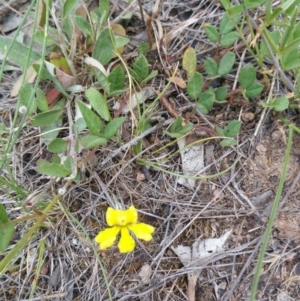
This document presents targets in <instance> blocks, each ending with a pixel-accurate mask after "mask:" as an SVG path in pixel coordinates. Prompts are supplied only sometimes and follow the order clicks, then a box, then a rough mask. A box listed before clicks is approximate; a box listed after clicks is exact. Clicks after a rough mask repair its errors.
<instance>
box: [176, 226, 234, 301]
mask: <svg viewBox="0 0 300 301" xmlns="http://www.w3.org/2000/svg"><path fill="white" fill-rule="evenodd" d="M231 232H232V230H229V231H227V232H226V233H225V234H224V235H222V236H221V237H219V238H208V239H204V240H201V237H199V238H198V239H197V240H196V241H195V242H194V243H193V245H192V248H191V247H188V246H183V245H179V246H177V247H173V246H172V247H171V248H172V250H173V251H174V252H175V254H176V255H177V256H178V257H179V259H180V261H181V262H182V264H183V265H184V266H188V267H194V269H193V270H192V271H191V272H189V273H188V289H187V297H188V299H189V301H194V300H195V286H196V283H197V279H198V277H199V275H200V274H201V271H202V269H203V268H202V267H201V265H200V263H199V259H203V258H206V257H209V256H211V255H213V254H215V253H219V252H222V251H223V247H224V244H225V242H226V241H227V239H228V237H229V236H230V234H231Z"/></svg>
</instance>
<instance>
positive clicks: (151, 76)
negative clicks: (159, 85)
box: [141, 70, 158, 84]
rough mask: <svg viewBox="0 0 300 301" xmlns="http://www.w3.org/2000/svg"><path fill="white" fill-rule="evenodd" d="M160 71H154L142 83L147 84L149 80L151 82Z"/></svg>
mask: <svg viewBox="0 0 300 301" xmlns="http://www.w3.org/2000/svg"><path fill="white" fill-rule="evenodd" d="M157 73H158V71H157V70H153V71H151V72H150V74H149V75H148V76H147V77H146V78H145V79H144V80H143V81H142V82H141V84H144V83H146V82H148V81H149V80H151V79H152V78H154V77H155V76H156V75H157Z"/></svg>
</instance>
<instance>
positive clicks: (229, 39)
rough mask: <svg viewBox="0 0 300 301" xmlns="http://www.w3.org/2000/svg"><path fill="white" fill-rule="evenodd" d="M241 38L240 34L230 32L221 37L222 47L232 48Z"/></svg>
mask: <svg viewBox="0 0 300 301" xmlns="http://www.w3.org/2000/svg"><path fill="white" fill-rule="evenodd" d="M238 38H239V34H238V33H237V32H235V31H232V32H228V33H226V34H225V35H224V36H222V37H221V41H220V45H221V46H223V47H228V46H231V45H232V44H233V43H234V42H236V41H237V39H238Z"/></svg>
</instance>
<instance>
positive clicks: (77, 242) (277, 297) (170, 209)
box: [0, 0, 300, 301]
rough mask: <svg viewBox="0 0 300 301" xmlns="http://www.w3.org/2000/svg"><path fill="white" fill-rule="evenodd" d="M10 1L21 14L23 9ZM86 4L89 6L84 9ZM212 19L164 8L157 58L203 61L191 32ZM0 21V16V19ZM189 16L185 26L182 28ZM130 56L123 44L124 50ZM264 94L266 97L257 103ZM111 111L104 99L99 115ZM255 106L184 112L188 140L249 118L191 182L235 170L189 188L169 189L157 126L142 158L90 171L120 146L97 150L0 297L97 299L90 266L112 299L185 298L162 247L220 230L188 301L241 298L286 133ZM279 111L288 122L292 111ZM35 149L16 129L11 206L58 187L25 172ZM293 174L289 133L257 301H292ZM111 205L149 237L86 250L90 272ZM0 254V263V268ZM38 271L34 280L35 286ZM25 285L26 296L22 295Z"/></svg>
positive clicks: (8, 77) (138, 33) (181, 276)
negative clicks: (124, 248)
mask: <svg viewBox="0 0 300 301" xmlns="http://www.w3.org/2000/svg"><path fill="white" fill-rule="evenodd" d="M20 2H22V5H23V2H24V1H20ZM152 2H153V1H143V6H144V9H145V11H146V12H148V13H149V14H150V13H151V9H152V8H153V3H152ZM11 4H12V3H11ZM88 4H90V5H91V6H92V5H95V4H93V3H92V1H89V3H88ZM18 5H19V4H16V2H15V3H14V4H12V7H11V8H10V11H11V12H12V13H11V15H12V16H14V17H15V15H18V13H17V14H16V13H14V12H13V9H16V10H17V11H19V12H22V13H23V12H24V8H23V6H22V7H20V6H18ZM126 5H127V2H126V1H117V2H113V1H112V6H113V7H114V12H113V14H112V17H113V18H116V17H117V16H118V14H119V13H120V12H121V11H122V8H123V7H124V6H126ZM25 8H26V6H25ZM1 10H3V7H2V6H0V11H1ZM133 10H134V12H135V13H134V17H133V20H132V24H131V25H130V28H128V34H129V36H132V37H133V38H137V37H139V38H140V39H142V38H143V37H144V38H145V35H146V32H145V30H144V29H143V26H142V23H141V19H140V18H139V17H138V16H139V15H138V11H139V10H138V6H137V7H136V8H133ZM223 13H224V10H222V8H221V7H220V4H219V3H218V1H209V2H204V1H189V3H188V4H187V3H181V2H179V1H176V0H173V1H165V2H164V4H163V5H162V6H160V10H159V13H158V17H157V18H158V19H159V20H161V24H162V26H163V29H164V31H165V33H166V34H169V36H168V37H169V41H168V43H167V45H166V46H167V53H168V55H170V56H172V57H174V58H182V54H183V51H184V49H185V47H186V45H187V44H188V45H191V46H193V47H194V48H195V50H196V51H197V58H198V64H199V66H201V65H202V64H203V61H204V60H205V58H206V57H208V56H213V55H214V54H215V53H216V51H217V49H216V48H215V47H214V45H212V44H211V42H209V41H208V40H207V38H206V37H205V34H204V32H203V28H202V27H201V26H202V25H203V24H204V23H217V22H218V20H219V19H220V16H221V15H222V14H223ZM3 15H5V16H8V13H7V11H6V12H5V13H3ZM9 18H10V17H7V18H6V20H8V19H9ZM11 18H13V17H11ZM193 18H196V19H197V21H195V22H191V23H190V24H189V23H188V22H189V21H190V20H192V19H193ZM3 20H4V19H3ZM7 22H8V21H5V22H4V21H2V24H1V26H2V27H1V31H2V34H3V35H10V34H13V32H14V31H15V29H16V28H13V27H14V26H12V27H9V30H8V29H7V28H6V27H5V26H10V25H8V23H7ZM174 24H175V25H176V26H175V25H174ZM5 28H6V29H5ZM130 47H132V48H131V49H130ZM134 47H136V46H135V45H134V43H131V44H130V45H129V46H128V49H126V51H127V53H130V52H131V51H133V50H132V49H134ZM126 51H125V52H126ZM153 57H154V58H157V57H158V53H157V51H153ZM245 60H247V59H245ZM249 60H250V59H249ZM158 65H159V62H158V63H157V64H156V66H158ZM153 66H154V65H153ZM153 66H152V67H153ZM179 73H181V74H184V71H183V70H179ZM19 75H20V72H18V71H7V72H6V73H5V76H4V78H3V80H2V82H1V83H0V111H1V112H0V119H1V122H2V123H4V124H5V125H6V126H7V127H9V124H10V122H11V120H12V118H13V114H14V106H15V104H16V98H11V97H10V91H11V89H12V87H13V85H14V83H15V81H16V79H17V77H18V76H19ZM164 77H165V74H162V73H161V74H160V75H159V77H158V78H156V79H154V80H153V82H151V85H153V86H155V87H156V88H158V87H159V88H160V89H162V87H161V86H162V85H164V84H165V81H164ZM183 77H184V75H183ZM225 81H226V85H227V86H230V87H232V85H233V81H234V77H233V76H231V75H229V76H227V77H226V78H225ZM43 87H44V88H45V86H43ZM278 87H280V88H281V89H282V93H283V94H284V93H285V92H286V90H285V87H283V85H282V84H281V83H280V82H279V81H278ZM166 95H167V96H166V97H167V99H168V101H169V102H170V104H171V105H172V106H173V108H174V110H176V111H178V112H182V113H183V116H190V115H189V114H192V113H191V111H192V109H191V108H192V103H191V101H190V100H189V99H187V97H186V93H185V91H184V90H183V89H179V88H178V87H176V86H175V85H174V86H171V87H170V89H169V90H168V91H167V93H166ZM264 97H267V95H265V94H263V95H262V98H264ZM114 102H115V100H114V99H112V100H111V103H110V105H111V109H112V108H113V105H114ZM150 102H151V100H148V103H150ZM258 107H259V106H258V100H257V99H254V100H251V101H250V102H249V103H247V104H243V105H241V104H240V103H231V104H229V103H228V104H223V105H218V106H216V107H213V109H211V111H210V112H209V114H207V115H205V116H204V117H203V116H202V115H199V114H197V113H195V114H194V115H195V118H194V119H193V117H192V118H191V120H192V122H193V123H194V124H195V125H197V126H200V127H201V129H200V130H199V132H198V133H197V135H198V137H200V138H207V137H209V132H208V131H206V130H205V129H207V128H210V124H212V125H213V126H216V125H218V126H220V127H224V125H226V124H227V123H228V122H229V121H231V120H233V119H239V117H240V116H244V115H243V114H244V113H245V112H246V113H247V112H248V113H249V112H250V113H252V114H253V116H254V117H253V119H252V120H250V121H249V120H247V119H246V118H244V119H242V129H241V131H240V133H239V135H238V144H237V145H235V146H233V147H228V148H222V147H221V146H220V145H219V141H217V140H216V139H215V140H211V141H208V142H205V143H204V166H205V167H207V169H206V171H205V172H204V173H203V175H213V174H216V173H219V172H222V171H224V170H226V169H227V168H229V167H230V166H233V165H232V164H233V163H234V162H235V160H238V161H237V164H236V165H234V167H232V168H231V169H230V170H229V171H228V172H225V173H223V174H222V175H220V176H218V177H215V178H211V179H203V180H197V181H196V184H195V186H194V187H192V188H189V187H187V186H184V185H181V184H179V181H178V177H177V176H175V175H174V174H172V173H177V172H181V166H182V164H181V160H182V159H181V156H180V153H178V152H177V153H176V151H177V150H178V147H177V145H176V144H171V145H169V146H167V147H166V148H163V149H161V147H162V146H165V145H168V143H170V142H171V141H172V139H171V138H170V137H168V136H166V135H165V134H164V132H163V130H166V128H158V129H157V130H156V131H154V132H152V133H151V134H149V135H147V136H146V137H144V138H143V141H142V142H143V147H144V148H143V149H144V150H145V152H144V153H142V154H141V155H140V157H138V158H134V156H135V155H134V153H133V152H132V149H131V148H130V147H129V148H128V149H126V150H124V151H120V152H119V153H118V154H117V155H116V156H115V157H114V158H112V160H110V161H109V162H107V163H106V164H105V166H102V167H101V168H99V166H101V164H102V162H103V160H104V159H105V158H107V157H108V156H109V155H110V154H111V153H112V152H113V151H114V150H116V149H118V148H119V147H120V145H119V144H118V143H117V142H111V143H110V144H109V145H108V146H107V147H103V148H99V149H97V150H96V151H95V153H94V155H93V156H91V158H90V160H89V161H88V164H87V165H86V166H85V167H82V168H81V170H80V175H81V179H82V180H81V181H80V182H77V183H76V182H74V183H73V184H72V185H71V186H70V188H69V191H68V192H67V193H66V195H65V196H64V198H63V199H62V200H61V201H60V202H59V204H58V205H57V206H56V207H55V208H54V209H53V210H52V211H51V213H50V214H49V219H48V220H47V221H45V223H44V226H43V228H40V229H39V230H38V233H36V235H35V236H34V238H33V239H32V240H31V241H30V243H29V244H28V245H27V246H26V248H25V249H24V250H22V252H21V253H20V254H19V255H18V257H17V258H16V259H15V260H14V262H13V264H12V265H11V266H10V268H9V270H8V271H7V272H6V273H5V275H3V276H2V277H1V279H0V300H1V301H2V300H3V301H4V300H5V301H6V300H12V301H14V300H50V301H56V300H57V301H58V300H67V301H71V300H74V301H89V300H93V301H99V300H109V295H108V292H107V285H106V280H105V277H104V276H103V272H102V269H104V270H105V271H106V277H107V279H108V282H109V289H110V292H111V295H112V300H118V301H125V300H128V301H138V300H140V301H148V300H178V301H179V300H188V299H187V290H188V282H189V276H188V275H189V273H190V272H191V267H186V266H184V265H183V264H182V262H181V261H180V259H179V258H178V256H177V255H176V254H175V253H174V250H173V249H172V247H174V246H177V245H181V244H182V245H184V246H192V245H193V243H194V242H195V240H197V239H198V238H199V237H201V239H202V240H204V239H208V238H218V237H221V236H222V235H223V234H224V233H225V232H226V231H228V230H232V233H231V235H230V236H229V238H228V240H227V242H226V244H225V246H224V250H223V251H222V252H217V253H215V254H212V255H211V256H210V257H208V258H207V259H205V260H202V261H201V265H200V268H201V273H200V276H199V278H198V280H197V282H196V285H195V288H194V289H195V301H215V300H222V301H229V300H230V301H240V300H248V299H249V295H250V289H251V283H252V280H253V274H254V270H255V265H256V262H257V256H258V252H259V247H260V245H261V239H262V237H263V234H264V231H265V228H266V224H267V222H268V217H269V214H270V211H271V208H272V205H273V203H274V198H275V195H276V190H277V187H278V183H279V178H280V175H281V173H282V168H283V161H284V156H285V152H286V145H287V135H288V130H287V128H286V127H285V126H284V125H283V124H282V123H281V122H280V121H278V119H277V116H276V114H274V113H273V112H272V111H269V110H266V111H267V113H266V114H265V115H264V116H263V115H262V112H263V110H262V108H258ZM288 114H289V116H288V117H290V118H291V119H293V120H296V121H295V122H296V123H297V120H298V119H299V111H298V110H294V111H291V112H289V113H288ZM262 116H263V117H262ZM127 117H128V119H127V121H126V122H125V125H124V127H123V129H122V131H123V132H122V135H121V136H122V139H123V141H125V142H128V141H130V140H131V139H133V138H134V136H132V135H131V129H130V128H129V129H127V130H126V126H128V127H130V125H131V122H130V117H129V115H127ZM171 117H172V116H171V114H170V112H169V111H168V108H166V107H165V106H164V104H163V103H160V104H159V107H158V108H157V110H156V116H155V118H161V120H163V121H165V120H168V119H169V118H171ZM163 121H162V122H163ZM260 121H262V122H261V123H260ZM298 125H299V122H298ZM203 129H204V130H203ZM254 133H256V135H254ZM147 147H148V148H149V150H147ZM42 148H43V146H41V143H40V139H39V130H38V129H37V128H33V127H30V125H28V126H27V127H25V128H24V130H23V131H22V135H21V137H20V138H19V139H18V142H17V144H16V145H15V148H14V151H13V155H12V159H11V161H10V163H11V165H12V167H13V173H14V175H15V177H16V179H17V181H18V183H20V185H21V186H22V187H26V190H27V191H29V192H30V195H29V197H28V198H27V199H24V200H23V203H22V204H23V205H25V206H27V207H28V208H30V207H31V206H34V204H35V203H38V204H43V202H47V201H49V200H50V199H51V197H52V196H53V193H54V191H55V190H57V188H59V187H60V185H61V184H62V180H60V182H55V181H52V180H51V179H49V177H46V176H42V175H40V174H38V173H37V171H36V165H37V160H39V159H40V158H41V156H42ZM43 150H44V152H43V156H46V157H47V156H48V155H49V153H47V151H45V149H44V148H43ZM155 151H157V152H155ZM167 154H174V155H173V156H172V157H171V158H170V159H169V160H168V161H167V162H164V161H162V159H161V158H164V157H165V156H166V155H167ZM89 155H90V153H89V152H87V151H83V152H81V153H80V154H79V155H78V157H79V158H80V159H82V160H84V159H85V158H86V157H87V156H89ZM146 158H147V159H149V160H153V162H159V164H160V165H159V166H160V167H161V168H164V169H166V170H167V171H168V172H163V171H159V170H157V169H155V168H152V167H150V168H148V167H145V166H143V165H142V164H138V161H137V160H136V159H146ZM299 165H300V136H299V134H295V135H294V139H293V145H292V152H291V156H290V162H289V167H288V173H287V179H286V181H285V184H284V190H283V193H282V197H281V201H280V205H279V212H278V215H277V217H276V221H275V223H274V227H273V231H272V235H271V237H270V240H269V243H268V249H267V254H266V257H265V260H264V265H263V269H262V271H261V277H260V280H259V287H258V293H257V300H259V301H265V300H266V301H267V300H268V301H270V300H272V301H291V300H294V301H297V300H300V285H299V283H300V282H299V279H300V263H299V260H300V249H299V242H300V227H299V225H300V198H299V192H298V189H299V183H298V180H299V179H298V178H297V177H298V176H299ZM1 174H2V175H3V176H4V177H6V176H7V172H6V170H2V171H1ZM1 190H2V189H1V187H0V191H1ZM113 196H115V197H116V198H117V199H118V200H120V201H121V202H122V204H124V206H125V207H126V208H127V207H128V206H130V205H131V204H134V205H135V207H136V208H137V209H138V211H139V215H140V219H139V220H140V221H141V222H145V223H148V224H151V225H152V226H154V227H155V228H156V230H155V234H154V239H153V240H152V241H150V242H142V241H139V242H138V243H137V248H136V250H135V251H134V252H133V253H130V254H125V255H124V254H120V253H119V251H118V249H117V247H113V248H110V249H108V250H105V251H97V254H98V255H99V256H100V258H101V262H102V265H103V267H101V266H99V264H98V263H97V260H96V258H95V254H94V252H93V249H92V247H91V244H94V243H93V239H94V237H95V236H96V235H97V233H98V232H99V230H100V229H103V228H104V227H105V226H106V223H105V210H106V208H107V206H108V201H107V199H108V198H109V197H113ZM0 199H1V202H2V203H3V204H5V205H6V207H7V208H8V212H9V214H10V217H11V218H19V217H20V216H22V214H23V213H22V210H21V206H20V205H16V204H15V202H14V196H13V194H11V193H9V192H8V191H7V190H5V189H3V190H2V191H1V195H0ZM249 204H250V205H249ZM251 204H252V205H251ZM251 206H252V207H251ZM69 213H70V214H69ZM80 225H83V227H84V228H82V227H81V226H80ZM30 226H31V224H30V223H28V224H26V223H24V224H20V225H18V226H17V228H16V231H15V236H14V239H13V242H12V244H15V243H16V242H17V241H18V240H19V239H20V238H21V237H22V236H23V234H24V232H25V231H26V230H27V229H28V228H29V227H30ZM87 237H89V239H90V240H88V238H87ZM42 240H43V241H44V243H45V253H44V256H42V258H39V256H38V254H37V250H38V245H39V243H40V242H41V241H42ZM95 246H96V245H95ZM4 255H5V254H3V255H1V254H0V259H3V257H4ZM38 267H39V268H40V273H39V276H38V278H36V271H37V269H38ZM198 269H199V267H198ZM33 286H35V290H34V293H33V295H31V292H32V287H33Z"/></svg>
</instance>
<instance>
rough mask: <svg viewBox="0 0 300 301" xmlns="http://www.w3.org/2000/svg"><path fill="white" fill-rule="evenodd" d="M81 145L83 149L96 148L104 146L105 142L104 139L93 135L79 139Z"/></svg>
mask: <svg viewBox="0 0 300 301" xmlns="http://www.w3.org/2000/svg"><path fill="white" fill-rule="evenodd" d="M80 142H81V145H82V146H83V147H84V148H93V147H97V146H100V145H101V146H102V145H106V143H107V140H106V139H105V138H101V137H98V136H94V135H87V136H84V137H82V138H81V139H80Z"/></svg>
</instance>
